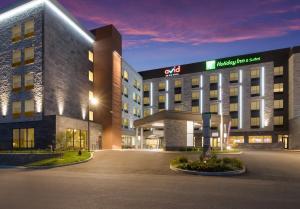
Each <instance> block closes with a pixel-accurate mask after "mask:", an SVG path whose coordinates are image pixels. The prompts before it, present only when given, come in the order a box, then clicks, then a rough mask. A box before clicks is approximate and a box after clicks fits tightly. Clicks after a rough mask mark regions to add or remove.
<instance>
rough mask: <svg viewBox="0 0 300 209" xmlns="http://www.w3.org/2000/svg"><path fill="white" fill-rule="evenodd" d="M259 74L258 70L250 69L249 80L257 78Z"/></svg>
mask: <svg viewBox="0 0 300 209" xmlns="http://www.w3.org/2000/svg"><path fill="white" fill-rule="evenodd" d="M259 72H260V70H259V68H254V69H252V70H251V72H250V76H251V78H259Z"/></svg>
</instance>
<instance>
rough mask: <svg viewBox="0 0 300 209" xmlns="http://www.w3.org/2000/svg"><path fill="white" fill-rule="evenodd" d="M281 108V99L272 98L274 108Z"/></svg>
mask: <svg viewBox="0 0 300 209" xmlns="http://www.w3.org/2000/svg"><path fill="white" fill-rule="evenodd" d="M282 108H283V100H282V99H280V100H274V109H282Z"/></svg>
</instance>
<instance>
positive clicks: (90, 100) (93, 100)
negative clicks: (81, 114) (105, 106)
mask: <svg viewBox="0 0 300 209" xmlns="http://www.w3.org/2000/svg"><path fill="white" fill-rule="evenodd" d="M98 103H99V101H98V99H97V98H96V97H93V98H90V99H89V102H88V151H90V146H91V138H90V106H96V105H97V104H98Z"/></svg>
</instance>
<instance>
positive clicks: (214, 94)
mask: <svg viewBox="0 0 300 209" xmlns="http://www.w3.org/2000/svg"><path fill="white" fill-rule="evenodd" d="M209 98H210V99H215V98H218V90H210V91H209Z"/></svg>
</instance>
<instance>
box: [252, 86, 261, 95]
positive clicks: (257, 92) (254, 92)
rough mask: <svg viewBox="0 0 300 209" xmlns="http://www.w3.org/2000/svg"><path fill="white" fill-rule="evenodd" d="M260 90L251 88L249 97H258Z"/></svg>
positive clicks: (256, 87) (254, 87)
mask: <svg viewBox="0 0 300 209" xmlns="http://www.w3.org/2000/svg"><path fill="white" fill-rule="evenodd" d="M259 93H260V88H259V86H251V95H259Z"/></svg>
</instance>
